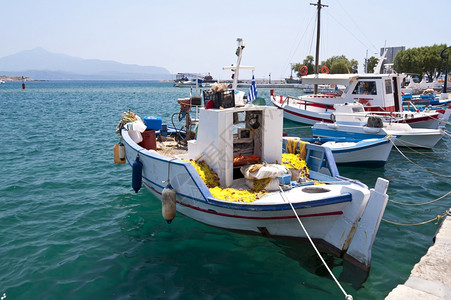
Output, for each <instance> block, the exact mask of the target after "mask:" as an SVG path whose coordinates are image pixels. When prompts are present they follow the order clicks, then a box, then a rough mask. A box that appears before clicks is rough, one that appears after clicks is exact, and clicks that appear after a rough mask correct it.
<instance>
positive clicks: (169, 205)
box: [161, 184, 176, 224]
mask: <svg viewBox="0 0 451 300" xmlns="http://www.w3.org/2000/svg"><path fill="white" fill-rule="evenodd" d="M161 196H162V199H161V214H162V215H163V218H164V219H165V220H166V222H168V224H171V222H172V220H174V218H175V196H176V191H175V190H174V188H173V187H172V186H171V184H168V185H167V186H166V187H165V188H164V189H163V191H162V192H161Z"/></svg>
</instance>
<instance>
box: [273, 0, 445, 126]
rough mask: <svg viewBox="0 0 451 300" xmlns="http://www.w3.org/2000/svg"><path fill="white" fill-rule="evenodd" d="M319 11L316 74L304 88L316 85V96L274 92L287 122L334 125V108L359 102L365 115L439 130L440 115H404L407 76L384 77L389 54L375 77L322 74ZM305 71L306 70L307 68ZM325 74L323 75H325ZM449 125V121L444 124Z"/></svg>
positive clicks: (308, 77)
mask: <svg viewBox="0 0 451 300" xmlns="http://www.w3.org/2000/svg"><path fill="white" fill-rule="evenodd" d="M315 5H316V6H317V9H318V17H317V29H316V31H317V40H316V57H315V74H312V75H306V74H307V69H305V75H306V76H302V84H303V85H313V86H314V93H313V95H302V96H299V97H290V96H284V95H276V94H275V93H274V91H273V90H271V102H272V104H273V105H274V106H276V107H278V108H280V109H282V110H283V112H284V117H285V118H286V119H288V120H291V121H294V122H298V123H302V124H308V125H313V124H315V123H317V122H324V123H333V121H332V120H331V119H330V114H331V113H333V112H334V105H335V104H343V103H352V102H359V103H362V104H363V105H364V107H365V111H370V112H378V113H379V114H380V115H382V116H390V117H391V118H393V116H396V119H395V120H392V122H401V123H408V124H410V125H411V126H412V127H415V128H438V127H439V126H440V121H439V114H438V113H436V112H433V111H429V112H416V111H415V112H410V111H408V112H404V111H403V105H402V95H401V82H402V80H403V78H404V77H405V75H402V74H399V75H398V74H381V73H382V66H383V65H382V63H383V61H384V59H385V56H386V53H387V50H385V53H384V54H383V55H382V56H381V58H380V59H379V61H378V64H377V66H376V67H375V69H374V73H372V74H328V73H329V69H328V68H327V66H323V67H322V68H321V69H322V71H321V74H319V42H320V32H321V31H320V16H321V14H320V10H321V4H320V3H318V4H315ZM303 68H306V66H304V67H303ZM323 72H324V73H323ZM301 74H302V72H301ZM319 85H328V86H335V87H338V86H340V85H344V86H345V87H346V88H345V89H344V91H341V90H338V88H337V91H336V92H334V93H326V94H324V93H323V94H321V93H318V87H319ZM443 122H447V120H443Z"/></svg>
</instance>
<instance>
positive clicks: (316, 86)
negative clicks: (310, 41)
mask: <svg viewBox="0 0 451 300" xmlns="http://www.w3.org/2000/svg"><path fill="white" fill-rule="evenodd" d="M310 5H314V6H317V9H318V17H317V18H318V21H317V24H316V57H315V75H318V73H319V62H318V61H319V38H320V28H321V8H323V7H328V5H325V4H321V0H318V2H317V3H310ZM313 93H314V94H317V93H318V84H315V85H314V86H313Z"/></svg>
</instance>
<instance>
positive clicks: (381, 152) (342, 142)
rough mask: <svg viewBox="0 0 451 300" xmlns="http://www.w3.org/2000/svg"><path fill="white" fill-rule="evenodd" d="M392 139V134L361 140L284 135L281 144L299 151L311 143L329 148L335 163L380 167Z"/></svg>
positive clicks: (390, 148) (387, 153) (290, 149)
mask: <svg viewBox="0 0 451 300" xmlns="http://www.w3.org/2000/svg"><path fill="white" fill-rule="evenodd" d="M394 141H395V137H394V136H386V137H382V138H372V139H363V140H356V139H353V138H346V137H336V138H321V137H317V138H299V137H284V138H283V146H284V149H286V150H287V151H289V152H294V153H301V152H302V151H303V149H304V148H305V145H306V144H307V143H313V144H317V145H322V146H324V147H328V148H330V150H331V151H332V154H333V156H334V160H335V163H336V164H337V165H352V166H358V167H382V166H384V165H385V163H386V162H387V159H388V157H389V155H390V152H391V150H392V148H393V143H394ZM304 151H305V150H304Z"/></svg>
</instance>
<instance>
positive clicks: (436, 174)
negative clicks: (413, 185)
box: [391, 140, 451, 178]
mask: <svg viewBox="0 0 451 300" xmlns="http://www.w3.org/2000/svg"><path fill="white" fill-rule="evenodd" d="M398 141H399V140H398ZM391 143H392V144H393V147H395V148H396V150H398V152H399V153H400V154H401V155H402V156H403V157H404V158H405V159H407V160H408V161H409V162H411V163H412V164H413V165H415V166H417V167H418V168H420V169H422V170H424V171H426V172H428V173H430V174H432V175H435V176H439V177H446V178H451V176H450V175H442V174H439V173H436V172H433V171H430V170H428V169H426V168H424V167H422V166H420V165H419V164H417V163H415V162H414V161H412V160H411V159H409V158H408V157H407V156H405V155H404V153H402V151H401V150H399V148H398V147H397V146H396V145H395V143H393V141H391Z"/></svg>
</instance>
